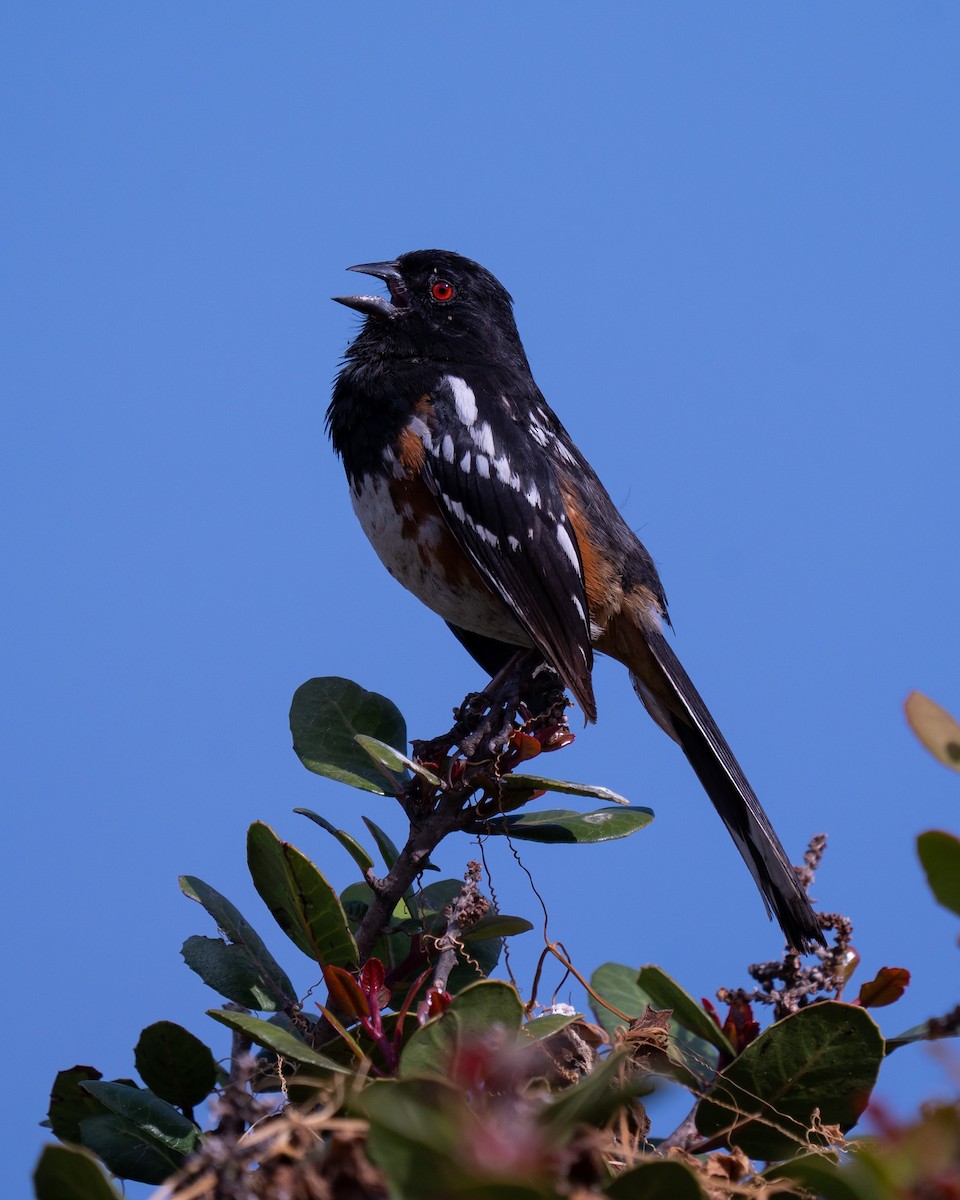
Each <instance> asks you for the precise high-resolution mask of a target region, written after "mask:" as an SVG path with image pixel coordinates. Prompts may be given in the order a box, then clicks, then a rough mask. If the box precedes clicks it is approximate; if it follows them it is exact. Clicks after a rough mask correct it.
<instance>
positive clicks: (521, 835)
mask: <svg viewBox="0 0 960 1200" xmlns="http://www.w3.org/2000/svg"><path fill="white" fill-rule="evenodd" d="M506 778H508V779H509V778H513V777H512V776H507V777H506ZM652 820H653V813H652V812H651V811H650V809H649V808H628V809H623V808H598V809H597V810H596V811H595V812H589V813H578V812H574V811H572V810H570V809H562V808H554V809H547V810H546V811H544V812H528V813H517V814H516V815H512V816H500V817H491V818H490V819H489V820H485V821H476V822H473V823H472V824H471V825H470V826H469V828H470V829H471V830H473V829H476V831H477V832H483V833H491V834H504V835H506V836H509V837H511V838H513V839H514V841H518V842H576V843H579V844H581V845H590V844H593V843H594V842H609V841H613V840H614V839H615V838H624V837H629V836H630V834H631V833H636V832H637V830H638V829H643V827H644V826H645V825H649V824H650V822H651V821H652Z"/></svg>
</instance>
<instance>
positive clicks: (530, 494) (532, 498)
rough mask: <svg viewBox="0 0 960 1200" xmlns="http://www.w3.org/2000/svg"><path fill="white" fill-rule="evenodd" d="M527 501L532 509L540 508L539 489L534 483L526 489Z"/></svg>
mask: <svg viewBox="0 0 960 1200" xmlns="http://www.w3.org/2000/svg"><path fill="white" fill-rule="evenodd" d="M527 500H529V502H530V503H531V504H532V505H533V507H534V508H539V507H540V489H539V488H538V487H537V485H536V484H535V483H531V484H530V486H529V487H528V488H527Z"/></svg>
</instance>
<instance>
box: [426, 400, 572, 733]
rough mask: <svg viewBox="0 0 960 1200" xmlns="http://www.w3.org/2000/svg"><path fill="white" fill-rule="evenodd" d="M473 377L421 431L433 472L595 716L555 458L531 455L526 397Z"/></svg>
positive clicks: (435, 409) (455, 514)
mask: <svg viewBox="0 0 960 1200" xmlns="http://www.w3.org/2000/svg"><path fill="white" fill-rule="evenodd" d="M471 384H472V386H470V384H468V383H467V382H466V381H465V380H463V379H460V378H459V377H451V376H447V377H445V379H444V381H443V382H442V384H441V385H440V386H439V387H438V388H436V389H435V390H434V392H433V394H432V396H431V399H432V402H433V403H432V411H431V413H430V415H429V417H426V418H425V419H424V421H423V422H422V424H423V428H422V429H420V430H418V432H420V436H421V437H422V438H423V440H424V446H425V449H426V451H427V453H426V454H425V456H424V464H423V470H424V475H425V477H426V479H427V482H428V484H429V485H430V487H431V489H432V490H433V492H434V494H435V496H436V499H437V502H438V504H439V506H440V508H441V511H442V512H443V515H444V518H445V519H446V521H447V524H448V526H449V527H450V529H451V531H452V532H453V535H454V536H455V537H456V539H457V541H458V542H459V543H460V545H461V546H462V547H463V548H464V550H466V552H467V554H468V555H469V556H470V558H471V560H472V561H473V562H474V564H475V565H476V566H477V568H478V569H479V571H480V573H481V574H482V575H483V577H484V579H485V580H486V581H487V583H488V584H489V585H490V587H491V588H492V589H493V590H494V591H495V592H496V593H497V594H498V595H499V596H500V597H501V598H502V599H503V600H504V601H505V602H506V604H507V605H508V606H509V608H510V609H511V611H512V612H513V613H514V615H515V616H516V617H517V619H518V620H519V621H520V623H521V624H522V625H523V626H524V628H525V629H526V630H527V631H528V632H529V634H530V636H531V638H532V639H533V641H534V643H535V645H536V646H537V647H538V649H539V650H540V651H541V652H542V653H543V655H544V657H545V658H546V659H547V660H548V661H549V662H550V663H551V665H552V666H553V667H554V668H555V669H556V670H557V672H558V673H559V674H560V676H561V677H562V678H563V680H564V682H565V683H566V684H567V686H568V687H569V688H570V690H571V691H572V692H573V694H574V696H575V697H576V699H577V700H578V702H579V703H580V705H581V706H582V708H583V710H584V713H585V714H586V716H587V718H588V719H589V720H594V719H595V717H596V704H595V701H594V698H593V686H592V683H591V678H590V676H591V670H592V667H593V650H592V647H591V644H590V619H589V613H588V609H587V597H586V591H585V589H584V581H583V565H582V562H581V558H580V550H579V547H578V545H577V539H576V534H575V533H574V531H573V529H572V527H571V526H570V523H569V521H568V519H567V514H566V511H565V508H564V504H563V499H562V496H561V494H560V489H559V486H558V483H557V479H556V476H555V474H554V470H553V467H552V464H551V463H550V460H549V459H548V458H547V456H546V455H544V454H541V453H537V454H532V453H531V450H530V445H529V439H527V438H526V437H525V436H524V434H523V431H522V430H521V429H520V428H519V427H518V425H517V422H516V420H515V418H514V414H515V413H516V412H517V411H518V409H517V399H516V398H514V397H511V398H510V399H509V400H504V399H502V398H501V397H500V396H498V395H494V394H493V393H492V389H490V388H487V389H484V388H483V387H482V386H480V385H479V384H478V381H476V380H471ZM534 448H535V449H536V447H534Z"/></svg>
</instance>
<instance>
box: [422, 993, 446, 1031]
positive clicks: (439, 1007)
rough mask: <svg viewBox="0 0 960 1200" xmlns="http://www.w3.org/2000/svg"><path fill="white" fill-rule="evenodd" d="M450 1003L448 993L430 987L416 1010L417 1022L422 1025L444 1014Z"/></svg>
mask: <svg viewBox="0 0 960 1200" xmlns="http://www.w3.org/2000/svg"><path fill="white" fill-rule="evenodd" d="M452 1003H453V997H452V996H451V995H450V993H449V992H440V991H438V990H437V989H436V988H434V987H432V988H430V989H428V991H427V994H426V997H425V998H424V999H423V1000H422V1001H421V1002H420V1005H419V1006H418V1008H417V1020H418V1021H419V1022H420V1024H421V1025H424V1024H426V1022H427V1021H430V1020H432V1019H433V1018H434V1017H439V1016H441V1015H442V1014H443V1013H445V1012H446V1011H447V1009H448V1008H449V1007H450V1005H451V1004H452Z"/></svg>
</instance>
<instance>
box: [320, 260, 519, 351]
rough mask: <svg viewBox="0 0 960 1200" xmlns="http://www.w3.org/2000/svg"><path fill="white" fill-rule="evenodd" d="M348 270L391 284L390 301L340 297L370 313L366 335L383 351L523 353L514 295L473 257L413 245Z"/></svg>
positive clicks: (340, 302) (362, 334)
mask: <svg viewBox="0 0 960 1200" xmlns="http://www.w3.org/2000/svg"><path fill="white" fill-rule="evenodd" d="M348 270H350V271H359V272H360V273H361V274H364V275H373V276H374V277H375V278H377V279H382V280H383V281H384V282H385V283H386V285H387V287H388V289H389V292H390V296H389V299H388V298H387V297H386V296H371V295H359V296H334V299H335V300H336V301H337V302H338V303H339V304H345V305H346V306H347V307H348V308H353V309H356V311H357V312H360V313H363V314H364V315H365V316H366V318H367V321H366V324H365V325H364V328H363V331H362V333H361V335H360V338H361V339H363V340H366V341H370V342H376V343H377V345H378V346H379V348H380V349H381V351H382V352H383V353H386V354H391V353H392V354H396V355H401V356H411V357H423V358H430V359H439V360H442V361H451V362H483V361H487V362H489V361H491V360H494V361H497V360H500V359H502V358H504V357H506V358H507V359H510V358H514V357H515V356H516V355H517V354H518V353H519V355H521V356H522V355H523V348H522V346H521V344H520V337H519V335H518V333H517V326H516V323H515V322H514V319H513V302H512V300H511V298H510V294H509V293H508V292H507V290H506V288H505V287H504V286H503V285H502V284H501V283H500V282H499V280H497V279H496V278H495V277H494V276H493V275H491V274H490V272H489V271H488V270H486V269H485V268H484V267H481V266H480V264H479V263H475V262H473V260H472V259H469V258H464V257H463V255H461V254H454V253H453V251H451V250H411V251H410V252H409V253H407V254H401V255H400V257H399V258H398V259H396V260H395V261H393V262H378V263H362V264H360V265H359V266H356V267H349V268H348ZM358 340H359V339H358ZM524 361H525V360H524Z"/></svg>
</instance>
